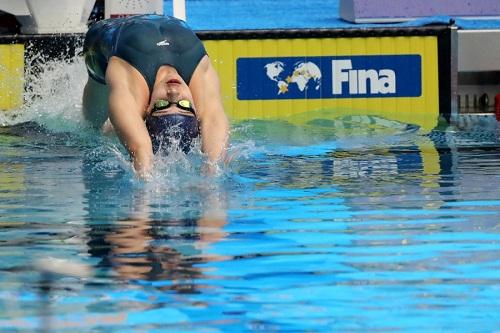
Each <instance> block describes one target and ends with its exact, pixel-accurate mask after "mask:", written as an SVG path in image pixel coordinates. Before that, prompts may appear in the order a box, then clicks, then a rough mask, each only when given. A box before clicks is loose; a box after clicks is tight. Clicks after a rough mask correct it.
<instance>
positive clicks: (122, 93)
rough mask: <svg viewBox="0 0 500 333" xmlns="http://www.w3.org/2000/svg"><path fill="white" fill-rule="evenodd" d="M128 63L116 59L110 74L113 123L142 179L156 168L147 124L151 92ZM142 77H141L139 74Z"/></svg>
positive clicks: (108, 77)
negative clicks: (136, 76)
mask: <svg viewBox="0 0 500 333" xmlns="http://www.w3.org/2000/svg"><path fill="white" fill-rule="evenodd" d="M128 66H130V65H128V64H127V63H125V62H124V61H123V60H121V59H118V58H112V59H111V61H110V62H109V64H108V68H107V71H106V82H107V84H108V86H109V88H110V94H109V120H110V121H111V124H112V125H113V128H114V130H115V132H116V134H117V135H118V138H119V139H120V141H121V142H122V144H123V145H124V146H125V148H126V149H127V150H128V152H129V154H130V156H131V158H132V161H133V164H134V169H135V171H136V173H137V174H138V176H139V177H147V176H148V175H149V173H150V172H151V169H152V157H153V149H152V144H151V139H150V138H149V134H148V130H147V129H146V125H145V124H144V120H143V117H144V113H145V110H146V106H147V99H148V91H147V87H146V89H143V88H144V87H141V86H138V83H137V82H138V81H137V78H135V77H134V75H135V74H138V73H134V72H133V71H131V70H130V68H129V67H128ZM139 75H140V74H139Z"/></svg>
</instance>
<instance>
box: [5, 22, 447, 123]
mask: <svg viewBox="0 0 500 333" xmlns="http://www.w3.org/2000/svg"><path fill="white" fill-rule="evenodd" d="M197 34H198V36H199V37H200V38H201V39H202V40H203V41H204V43H205V46H206V49H207V51H208V54H209V55H210V57H211V59H212V62H213V63H214V65H215V67H216V70H217V72H218V73H219V76H220V79H221V87H222V96H223V103H224V106H225V110H226V112H227V113H228V115H229V116H230V118H231V119H232V120H234V121H241V120H247V119H264V120H266V119H267V120H286V121H289V122H291V123H296V124H301V123H302V124H305V123H308V122H310V121H312V120H317V119H327V120H332V119H336V118H338V117H343V116H351V115H367V116H379V117H381V118H385V119H389V120H393V121H399V122H402V123H409V124H414V125H418V126H419V127H420V128H421V129H422V130H424V131H429V130H431V129H432V128H434V127H435V126H436V125H437V122H438V118H439V116H442V117H444V118H445V119H447V120H450V118H451V117H452V115H453V114H454V113H456V108H455V107H454V103H453V102H454V100H455V98H453V97H452V93H454V92H455V91H456V50H455V49H456V46H454V44H455V43H456V42H454V40H455V39H456V37H454V35H456V30H455V29H454V28H453V27H450V26H447V25H439V26H426V27H405V28H370V29H365V28H363V29H311V30H309V29H297V30H293V29H286V30H233V31H229V30H225V31H197ZM82 42H83V34H57V35H12V36H9V35H0V68H2V69H5V70H2V71H1V73H2V74H0V75H1V76H0V88H1V89H0V90H1V95H0V99H1V100H0V109H4V110H6V109H7V110H8V109H16V108H18V107H19V106H20V105H22V103H23V100H22V98H23V97H22V96H23V92H24V90H23V89H26V88H23V84H24V87H26V86H28V85H27V84H26V81H27V80H30V79H32V78H31V77H28V76H32V75H31V73H33V69H35V71H34V72H35V73H36V69H37V68H40V70H41V68H43V67H42V66H41V65H42V64H43V63H44V61H47V60H53V59H72V58H74V57H75V56H78V52H80V51H81V46H82ZM28 67H29V68H30V69H31V71H30V75H26V68H28Z"/></svg>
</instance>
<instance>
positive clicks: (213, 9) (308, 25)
mask: <svg viewBox="0 0 500 333" xmlns="http://www.w3.org/2000/svg"><path fill="white" fill-rule="evenodd" d="M163 3H164V13H165V14H167V15H172V14H173V6H172V0H165V1H164V2H163ZM451 20H453V22H454V24H455V25H457V26H458V27H459V28H461V29H499V28H500V20H499V19H481V20H469V19H464V18H460V17H452V16H444V15H443V16H433V17H425V18H418V19H416V20H415V21H411V22H401V23H394V24H353V23H351V22H347V21H344V20H343V19H341V18H340V13H339V0H328V1H321V0H307V1H296V0H295V1H289V0H258V1H248V0H186V21H187V22H188V24H189V25H190V26H191V27H192V28H193V29H195V30H231V29H285V28H287V29H314V28H343V29H351V28H367V27H369V28H380V27H382V28H383V27H415V26H417V27H420V26H423V25H431V24H443V25H447V24H449V23H450V21H451Z"/></svg>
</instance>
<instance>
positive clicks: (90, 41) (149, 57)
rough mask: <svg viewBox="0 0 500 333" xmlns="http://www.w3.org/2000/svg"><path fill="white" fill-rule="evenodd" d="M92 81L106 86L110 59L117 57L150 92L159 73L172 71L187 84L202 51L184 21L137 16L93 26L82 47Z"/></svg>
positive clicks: (104, 21) (157, 16)
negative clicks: (165, 69) (162, 69)
mask: <svg viewBox="0 0 500 333" xmlns="http://www.w3.org/2000/svg"><path fill="white" fill-rule="evenodd" d="M83 53H84V56H85V63H86V65H87V70H88V73H89V75H90V77H91V78H93V79H94V80H96V81H97V82H100V83H103V84H105V83H106V81H105V75H106V68H107V65H108V61H109V58H111V57H113V56H116V57H118V58H121V59H123V60H125V61H126V62H128V63H129V64H130V65H132V66H133V67H134V68H136V69H137V70H138V71H139V72H140V73H141V74H142V75H143V76H144V79H145V80H146V83H147V85H148V87H149V91H150V92H151V91H152V90H153V86H154V83H155V79H156V73H157V72H158V69H159V68H160V67H161V66H163V65H170V66H172V67H174V68H175V69H176V70H177V72H178V73H179V75H180V76H181V77H182V79H183V80H184V81H185V82H186V83H187V84H189V82H190V80H191V76H192V75H193V72H194V70H195V69H196V66H198V64H199V62H200V61H201V59H202V58H203V56H205V54H206V51H205V48H204V46H203V44H202V42H201V41H200V39H199V38H198V37H197V36H196V34H195V33H194V32H193V31H192V30H191V29H190V28H189V27H188V26H187V24H186V23H185V22H184V21H181V20H178V19H176V18H174V17H170V16H159V15H140V16H131V17H126V18H118V19H108V20H103V21H99V22H97V23H95V24H94V25H92V26H91V27H90V29H89V31H88V32H87V35H86V36H85V42H84V46H83Z"/></svg>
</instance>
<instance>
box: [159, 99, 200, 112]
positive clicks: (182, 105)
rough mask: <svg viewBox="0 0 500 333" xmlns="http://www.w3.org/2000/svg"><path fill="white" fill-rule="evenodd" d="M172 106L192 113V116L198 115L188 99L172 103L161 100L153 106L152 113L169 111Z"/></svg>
mask: <svg viewBox="0 0 500 333" xmlns="http://www.w3.org/2000/svg"><path fill="white" fill-rule="evenodd" d="M172 105H176V106H177V107H178V108H179V109H181V110H184V111H188V112H191V113H192V114H196V113H195V112H194V108H193V107H192V106H191V102H190V101H189V100H187V99H181V100H180V101H177V102H171V101H166V100H164V99H159V100H157V101H156V102H155V104H154V105H153V110H152V112H156V111H160V110H165V109H168V108H169V107H171V106H172Z"/></svg>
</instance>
